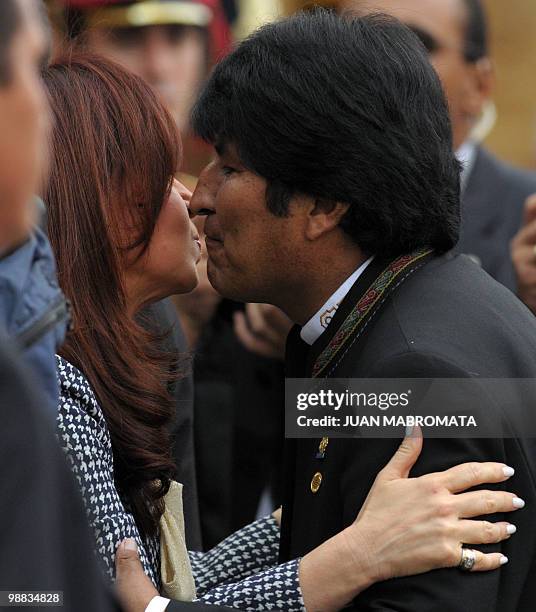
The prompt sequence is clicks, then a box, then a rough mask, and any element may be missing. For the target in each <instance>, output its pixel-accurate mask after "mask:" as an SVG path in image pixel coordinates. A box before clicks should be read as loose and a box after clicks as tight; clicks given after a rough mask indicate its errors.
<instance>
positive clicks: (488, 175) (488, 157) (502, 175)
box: [471, 147, 536, 197]
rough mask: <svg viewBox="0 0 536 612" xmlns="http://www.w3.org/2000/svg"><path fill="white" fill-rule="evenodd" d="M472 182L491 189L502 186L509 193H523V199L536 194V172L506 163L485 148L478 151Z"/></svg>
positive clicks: (479, 148)
mask: <svg viewBox="0 0 536 612" xmlns="http://www.w3.org/2000/svg"><path fill="white" fill-rule="evenodd" d="M471 180H472V181H473V182H475V183H478V184H479V185H480V184H483V183H487V184H489V185H490V187H492V186H496V185H498V184H501V185H502V186H503V188H504V189H505V190H507V191H512V190H513V191H514V192H515V193H516V194H519V193H521V197H526V196H528V195H530V194H531V193H534V192H536V172H533V171H531V170H527V169H524V168H520V167H518V166H514V165H512V164H510V163H508V162H505V161H503V160H501V159H499V158H498V157H496V156H495V155H494V154H493V153H492V152H491V151H489V150H488V149H486V148H484V147H478V149H477V154H476V160H475V165H474V168H473V173H472V176H471Z"/></svg>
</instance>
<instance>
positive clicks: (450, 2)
mask: <svg viewBox="0 0 536 612" xmlns="http://www.w3.org/2000/svg"><path fill="white" fill-rule="evenodd" d="M338 8H339V10H340V11H349V12H355V11H358V12H367V11H381V12H384V13H388V14H390V15H393V16H394V17H396V18H398V19H400V20H401V21H402V22H403V23H405V24H406V25H408V27H410V28H411V29H412V30H413V31H414V32H415V34H416V35H417V36H418V37H419V38H420V39H421V41H422V43H423V44H424V46H425V47H426V49H427V50H428V53H429V56H430V61H431V63H432V65H433V66H434V68H435V69H436V71H437V73H438V75H439V77H440V79H441V82H442V84H443V88H444V90H445V93H446V96H447V99H448V103H449V110H450V117H451V121H452V130H453V144H454V147H455V149H456V154H457V157H458V159H459V160H460V162H461V163H462V165H463V172H462V178H461V181H462V231H461V236H460V241H459V243H458V246H457V247H456V249H457V250H458V251H459V252H462V253H466V254H468V255H470V256H472V258H473V259H474V260H475V261H476V262H477V263H479V264H480V265H481V266H482V267H483V268H484V270H486V271H487V272H488V273H489V274H490V275H491V276H493V277H494V278H495V279H496V280H498V281H499V282H501V283H502V284H504V285H505V286H507V287H508V288H510V289H511V290H512V291H514V292H515V291H517V283H516V277H515V273H514V268H513V265H512V259H511V256H510V241H511V240H512V238H513V237H514V235H515V234H516V232H517V230H518V229H519V227H520V225H521V222H522V214H523V203H524V201H525V198H526V197H527V196H528V195H529V194H531V193H532V192H534V191H536V174H534V173H531V172H527V171H524V170H521V169H519V168H514V167H513V166H510V165H508V164H506V163H504V162H502V161H500V160H499V159H497V158H496V157H495V156H494V155H492V154H491V153H490V151H488V150H487V149H486V148H485V147H484V146H483V145H482V144H481V143H480V142H479V137H478V136H477V133H478V132H477V127H478V124H479V121H480V119H481V118H482V115H483V113H484V111H485V110H486V108H487V105H488V104H489V103H490V101H491V96H492V93H493V84H494V75H493V66H492V62H491V58H490V52H489V44H488V42H489V41H488V39H489V33H488V27H487V20H486V15H485V11H484V4H483V3H482V2H481V1H480V0H342V1H341V2H340V3H339V5H338ZM480 138H481V137H480Z"/></svg>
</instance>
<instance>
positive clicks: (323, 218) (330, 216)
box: [305, 198, 349, 240]
mask: <svg viewBox="0 0 536 612" xmlns="http://www.w3.org/2000/svg"><path fill="white" fill-rule="evenodd" d="M348 208H349V204H344V203H342V202H335V201H333V200H327V199H324V198H317V199H316V200H315V201H314V205H313V206H312V207H311V208H310V209H309V211H308V215H307V225H306V234H305V235H306V237H307V239H308V240H316V239H318V238H320V237H321V236H323V235H325V234H327V233H328V232H331V231H333V230H334V229H335V228H336V227H337V226H338V225H339V223H340V222H341V219H342V218H343V217H344V215H345V214H346V212H347V211H348Z"/></svg>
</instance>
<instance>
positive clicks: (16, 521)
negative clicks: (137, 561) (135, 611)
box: [0, 0, 118, 612]
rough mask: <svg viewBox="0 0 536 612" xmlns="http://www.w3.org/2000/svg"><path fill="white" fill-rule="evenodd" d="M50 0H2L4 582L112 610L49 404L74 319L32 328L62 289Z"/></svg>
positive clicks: (0, 566)
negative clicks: (46, 223)
mask: <svg viewBox="0 0 536 612" xmlns="http://www.w3.org/2000/svg"><path fill="white" fill-rule="evenodd" d="M38 8H39V5H38V3H37V2H36V0H2V2H1V4H0V133H1V134H2V138H1V139H0V275H1V280H0V314H1V315H2V322H1V323H0V415H1V419H2V426H1V427H0V500H1V506H0V550H1V551H2V554H1V555H0V591H5V592H14V591H23V592H27V591H47V590H48V591H62V592H63V609H64V610H66V611H69V612H74V611H75V610H77V611H80V612H94V611H95V610H102V612H112V610H118V608H117V606H116V604H115V603H114V601H113V599H112V595H111V592H110V591H108V590H107V589H106V588H105V586H104V583H103V581H102V578H101V576H100V574H99V572H98V568H97V565H96V563H95V558H94V555H93V552H92V550H91V539H90V534H89V529H88V525H87V520H86V516H85V512H84V508H83V506H82V501H81V499H80V494H79V492H78V491H77V490H76V487H75V484H74V482H73V478H72V475H71V474H70V473H69V470H68V468H67V466H66V465H65V460H64V457H63V456H62V454H61V451H60V449H59V447H58V444H57V440H56V438H55V436H54V431H53V428H52V425H51V422H52V420H53V419H52V414H51V413H49V412H48V409H49V408H51V407H52V405H51V402H52V401H53V399H54V396H56V406H55V408H54V420H55V413H56V412H57V394H58V390H57V383H56V374H55V361H54V350H55V343H56V342H57V341H59V340H60V338H61V336H62V335H63V333H64V329H63V327H64V324H63V323H62V322H61V321H55V320H54V317H50V321H49V322H48V325H46V326H45V329H42V333H41V334H40V335H39V334H32V336H33V338H31V339H32V340H33V342H28V345H27V346H26V345H25V344H24V343H22V342H21V339H20V333H23V334H24V333H25V332H26V331H27V330H28V329H29V327H28V326H32V325H34V324H35V323H34V322H35V321H37V320H41V321H42V322H43V321H44V319H45V318H46V317H44V316H43V315H44V314H45V313H46V312H47V308H48V306H47V305H48V304H49V303H50V301H53V300H54V299H55V297H54V296H59V291H58V289H57V284H56V283H55V281H54V279H53V277H54V266H53V261H52V258H51V256H50V250H49V246H48V244H47V241H46V238H44V236H42V235H41V234H36V233H35V230H34V227H35V224H36V223H37V221H38V214H37V212H38V209H37V207H36V206H35V201H34V197H33V195H32V194H33V193H35V192H36V191H37V190H38V187H39V183H40V179H41V178H42V177H43V175H44V173H45V166H46V164H45V155H44V154H45V152H46V150H47V147H46V137H47V133H48V124H49V109H48V105H47V103H46V97H45V95H44V91H43V87H42V84H41V81H40V78H39V70H40V68H41V66H42V62H43V58H44V57H45V56H46V53H47V45H46V37H45V33H44V30H43V27H42V22H41V21H40V16H39V13H38ZM6 323H7V325H6ZM34 329H35V328H34ZM6 333H7V334H9V335H10V336H11V337H9V338H8V337H7V336H6ZM17 343H18V344H19V346H18V347H17V346H16V344H17ZM29 347H31V348H29ZM3 603H5V604H7V603H8V602H7V600H6V601H5V602H3ZM0 605H2V604H0ZM26 609H28V610H37V609H41V608H40V607H38V606H37V605H36V606H29V607H27V608H26Z"/></svg>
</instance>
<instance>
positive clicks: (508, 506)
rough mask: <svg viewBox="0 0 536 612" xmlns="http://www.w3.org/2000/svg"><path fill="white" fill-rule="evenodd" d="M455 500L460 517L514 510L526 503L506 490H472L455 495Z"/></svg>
mask: <svg viewBox="0 0 536 612" xmlns="http://www.w3.org/2000/svg"><path fill="white" fill-rule="evenodd" d="M453 500H454V504H455V506H456V510H457V512H458V516H459V517H460V518H472V517H474V516H483V515H484V514H495V513H496V512H513V511H514V510H519V509H520V508H523V507H524V505H525V502H524V501H523V500H522V499H520V498H519V497H517V495H515V494H514V493H507V492H506V491H471V492H469V493H460V494H458V495H455V496H454V497H453Z"/></svg>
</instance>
